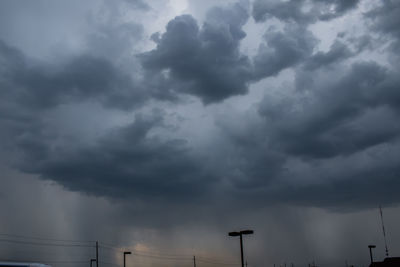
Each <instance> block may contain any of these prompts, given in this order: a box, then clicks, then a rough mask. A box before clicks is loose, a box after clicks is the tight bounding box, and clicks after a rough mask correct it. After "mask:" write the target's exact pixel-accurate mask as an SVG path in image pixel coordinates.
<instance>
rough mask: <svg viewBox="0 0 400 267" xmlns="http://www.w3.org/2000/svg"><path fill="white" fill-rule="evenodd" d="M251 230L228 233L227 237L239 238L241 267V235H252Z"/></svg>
mask: <svg viewBox="0 0 400 267" xmlns="http://www.w3.org/2000/svg"><path fill="white" fill-rule="evenodd" d="M253 233H254V231H253V230H243V231H240V232H230V233H229V234H228V235H229V236H239V237H240V258H241V260H242V267H244V262H243V238H242V236H243V235H251V234H253Z"/></svg>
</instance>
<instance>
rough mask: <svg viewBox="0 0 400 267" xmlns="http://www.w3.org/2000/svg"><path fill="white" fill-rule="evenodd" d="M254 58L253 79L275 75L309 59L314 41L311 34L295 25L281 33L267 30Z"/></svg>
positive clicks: (289, 26) (288, 26) (287, 27)
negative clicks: (263, 41)
mask: <svg viewBox="0 0 400 267" xmlns="http://www.w3.org/2000/svg"><path fill="white" fill-rule="evenodd" d="M264 40H265V43H262V44H261V45H260V47H259V49H258V53H257V55H256V56H255V57H254V74H253V75H254V79H256V80H258V79H261V78H264V77H269V76H273V75H277V74H278V73H279V72H280V71H281V70H283V69H286V68H289V67H293V66H295V65H296V64H298V63H300V62H302V61H304V60H305V59H306V58H308V57H310V56H311V54H312V52H313V49H314V46H315V44H316V39H315V38H314V36H313V34H312V33H311V32H310V31H308V30H307V29H304V28H303V27H298V26H295V25H287V26H286V27H285V28H284V30H283V31H275V30H274V29H270V30H268V31H267V32H266V33H265V35H264Z"/></svg>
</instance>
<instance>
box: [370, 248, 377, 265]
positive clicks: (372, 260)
mask: <svg viewBox="0 0 400 267" xmlns="http://www.w3.org/2000/svg"><path fill="white" fill-rule="evenodd" d="M368 248H369V256H370V257H371V264H372V263H373V262H374V259H373V258H372V249H373V248H376V246H375V245H369V246H368Z"/></svg>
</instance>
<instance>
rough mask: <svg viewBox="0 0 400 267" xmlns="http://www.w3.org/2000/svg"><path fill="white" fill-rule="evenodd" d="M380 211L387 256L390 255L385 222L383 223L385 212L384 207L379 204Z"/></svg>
mask: <svg viewBox="0 0 400 267" xmlns="http://www.w3.org/2000/svg"><path fill="white" fill-rule="evenodd" d="M379 213H380V214H381V221H382V231H383V239H384V240H385V254H386V257H389V250H388V246H387V241H386V231H385V224H384V223H383V214H382V207H381V206H379Z"/></svg>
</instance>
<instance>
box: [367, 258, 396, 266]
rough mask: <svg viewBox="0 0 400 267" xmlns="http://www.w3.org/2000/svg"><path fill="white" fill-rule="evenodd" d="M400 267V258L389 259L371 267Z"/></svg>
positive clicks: (375, 263) (374, 263)
mask: <svg viewBox="0 0 400 267" xmlns="http://www.w3.org/2000/svg"><path fill="white" fill-rule="evenodd" d="M398 266H400V257H388V258H385V259H384V260H383V261H378V262H373V263H371V264H370V265H369V267H398Z"/></svg>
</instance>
